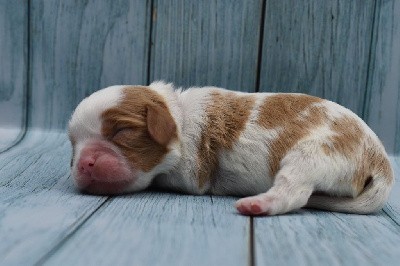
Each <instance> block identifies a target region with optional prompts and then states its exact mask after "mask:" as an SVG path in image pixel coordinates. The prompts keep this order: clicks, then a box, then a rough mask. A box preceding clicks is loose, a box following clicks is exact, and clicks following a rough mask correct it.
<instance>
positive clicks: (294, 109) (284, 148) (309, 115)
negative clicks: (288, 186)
mask: <svg viewBox="0 0 400 266" xmlns="http://www.w3.org/2000/svg"><path fill="white" fill-rule="evenodd" d="M322 101H323V100H322V99H320V98H317V97H313V96H309V95H303V94H275V95H272V96H268V97H267V98H266V99H265V102H264V103H263V105H262V106H261V107H260V112H259V116H258V121H257V123H258V124H259V125H260V126H262V127H264V128H266V129H277V130H279V133H278V137H277V138H276V139H274V140H273V141H272V142H271V143H270V147H269V150H270V164H269V170H270V174H271V175H272V176H274V175H276V173H277V172H278V170H279V168H280V162H281V160H282V159H283V157H284V156H285V155H286V153H287V152H288V151H289V150H290V149H291V148H292V147H293V146H294V145H296V144H297V143H298V142H299V141H300V140H301V139H302V138H304V137H305V136H307V135H308V134H310V133H311V131H312V129H314V128H316V127H317V126H318V125H321V124H322V123H323V120H324V119H326V113H325V108H323V107H318V106H314V105H313V104H316V103H319V102H322ZM302 112H303V113H302Z"/></svg>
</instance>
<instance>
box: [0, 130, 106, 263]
mask: <svg viewBox="0 0 400 266" xmlns="http://www.w3.org/2000/svg"><path fill="white" fill-rule="evenodd" d="M69 158H70V147H69V144H68V141H67V138H66V135H65V134H60V133H42V132H36V131H34V130H29V131H28V133H27V136H26V137H25V138H24V139H23V140H22V142H21V143H19V144H18V145H17V146H15V147H14V148H13V149H12V150H9V151H7V152H4V153H2V154H0V236H1V241H0V265H33V264H35V263H36V262H38V261H39V260H40V259H41V258H42V257H43V256H45V255H46V254H48V253H49V252H50V251H51V250H52V249H53V248H54V247H56V246H57V245H59V244H60V243H61V242H62V241H63V240H64V239H65V238H67V237H68V236H69V235H70V234H72V233H73V232H74V231H75V230H76V229H77V228H78V227H79V226H80V225H81V224H82V223H83V222H84V221H85V220H86V219H87V218H88V217H89V216H90V215H91V214H92V213H93V212H94V211H95V210H96V209H97V208H98V207H99V206H100V205H101V204H102V203H103V202H104V201H105V199H106V197H95V196H87V195H80V194H78V193H77V192H76V191H75V190H74V189H73V187H72V186H73V185H72V181H71V180H70V175H69V169H68V168H69V167H68V161H69Z"/></svg>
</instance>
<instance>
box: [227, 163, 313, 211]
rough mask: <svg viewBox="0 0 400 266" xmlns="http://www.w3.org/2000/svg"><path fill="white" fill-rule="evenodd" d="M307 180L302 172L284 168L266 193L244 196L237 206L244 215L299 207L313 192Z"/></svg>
mask: <svg viewBox="0 0 400 266" xmlns="http://www.w3.org/2000/svg"><path fill="white" fill-rule="evenodd" d="M306 180H307V179H306V177H305V176H303V175H302V174H301V173H295V172H294V171H285V169H282V170H280V171H279V172H278V174H277V175H276V177H275V182H274V185H273V186H272V187H271V188H270V189H269V190H268V191H267V192H266V193H262V194H259V195H256V196H252V197H247V198H242V199H240V200H238V201H237V202H236V204H235V205H236V208H237V209H238V211H239V212H240V213H241V214H244V215H276V214H282V213H286V212H289V211H292V210H296V209H299V208H301V207H303V206H305V205H306V204H307V201H308V199H309V197H310V196H311V194H312V192H313V186H312V184H311V183H310V182H306Z"/></svg>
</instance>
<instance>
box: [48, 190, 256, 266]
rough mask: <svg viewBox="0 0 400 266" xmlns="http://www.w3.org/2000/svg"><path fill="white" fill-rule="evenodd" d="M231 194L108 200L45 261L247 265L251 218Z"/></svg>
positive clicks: (145, 195) (150, 195)
mask: <svg viewBox="0 0 400 266" xmlns="http://www.w3.org/2000/svg"><path fill="white" fill-rule="evenodd" d="M233 203H234V199H232V198H225V197H213V198H211V197H209V196H189V195H175V194H164V193H139V194H135V195H132V196H125V197H117V198H113V199H112V200H110V201H109V202H107V203H106V204H105V205H104V206H102V208H101V209H99V210H98V211H97V212H96V214H95V215H93V216H92V217H91V218H90V219H89V220H88V222H87V223H85V224H84V226H82V228H81V229H80V230H79V231H78V232H77V233H76V234H74V235H73V236H72V237H71V238H70V239H68V241H67V242H66V243H65V244H64V245H63V246H62V247H61V248H60V249H59V250H58V251H56V252H55V253H54V254H52V256H51V257H50V258H49V259H48V260H46V261H45V262H46V264H47V263H48V264H49V265H60V264H65V263H66V264H70V265H246V264H247V261H248V260H249V255H250V254H249V248H248V236H249V220H248V218H247V217H243V216H240V215H238V214H236V211H235V209H234V208H233Z"/></svg>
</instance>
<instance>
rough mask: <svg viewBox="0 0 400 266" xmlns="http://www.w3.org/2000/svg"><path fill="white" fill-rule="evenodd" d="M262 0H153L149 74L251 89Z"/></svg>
mask: <svg viewBox="0 0 400 266" xmlns="http://www.w3.org/2000/svg"><path fill="white" fill-rule="evenodd" d="M261 6H262V0H252V1H241V0H223V1H216V0H213V1H185V0H168V1H164V0H162V1H157V0H156V1H155V4H154V10H153V34H152V52H151V55H152V56H151V70H150V80H151V81H152V80H158V79H164V80H166V81H171V82H174V83H175V84H176V85H178V86H185V87H187V86H204V85H213V86H221V87H225V88H229V89H234V90H241V91H254V90H255V84H256V73H257V53H258V43H259V34H260V19H261V11H262V10H261Z"/></svg>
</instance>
